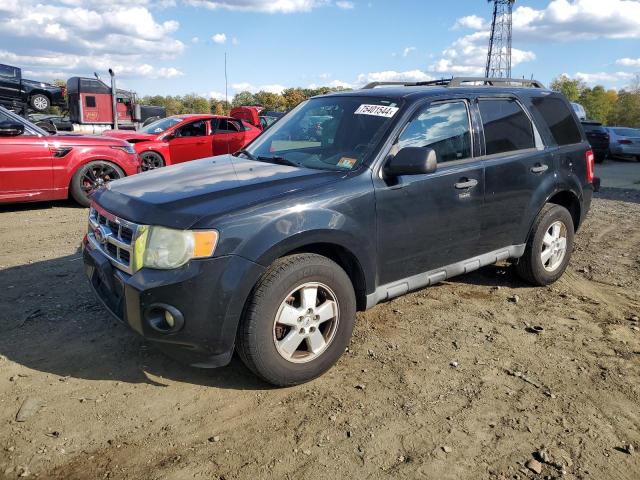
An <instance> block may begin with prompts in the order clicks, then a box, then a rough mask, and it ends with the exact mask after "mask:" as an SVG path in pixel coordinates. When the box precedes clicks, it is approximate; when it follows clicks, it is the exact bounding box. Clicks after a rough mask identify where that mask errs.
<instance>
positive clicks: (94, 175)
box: [70, 160, 125, 207]
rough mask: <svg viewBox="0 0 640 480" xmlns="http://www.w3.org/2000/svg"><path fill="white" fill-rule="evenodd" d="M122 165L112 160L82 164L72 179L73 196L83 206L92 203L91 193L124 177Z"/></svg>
mask: <svg viewBox="0 0 640 480" xmlns="http://www.w3.org/2000/svg"><path fill="white" fill-rule="evenodd" d="M124 176H125V175H124V172H123V171H122V169H121V168H120V167H118V166H117V165H114V164H113V163H110V162H104V161H101V160H96V161H94V162H89V163H87V164H85V165H82V166H81V167H80V168H79V169H78V170H77V171H76V173H75V174H74V175H73V178H72V179H71V187H70V190H71V196H72V197H73V199H74V200H75V201H76V202H78V203H79V204H80V205H82V206H83V207H88V206H89V204H90V203H91V195H93V194H94V193H95V191H96V190H98V189H99V188H102V187H104V186H105V185H106V184H107V183H109V182H110V181H112V180H118V179H119V178H124Z"/></svg>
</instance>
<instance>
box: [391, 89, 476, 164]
mask: <svg viewBox="0 0 640 480" xmlns="http://www.w3.org/2000/svg"><path fill="white" fill-rule="evenodd" d="M405 147H429V148H432V149H434V150H435V151H436V153H437V154H438V162H451V161H455V160H463V159H465V158H469V157H471V131H470V127H469V110H468V109H467V104H466V103H465V102H461V101H460V102H449V103H440V104H436V105H430V106H429V107H427V108H425V109H424V110H422V111H421V112H420V113H418V115H417V116H416V117H415V118H414V119H413V120H411V121H410V122H409V123H408V124H407V126H406V127H405V129H404V130H403V131H402V133H401V134H400V137H399V138H398V148H399V149H403V148H405Z"/></svg>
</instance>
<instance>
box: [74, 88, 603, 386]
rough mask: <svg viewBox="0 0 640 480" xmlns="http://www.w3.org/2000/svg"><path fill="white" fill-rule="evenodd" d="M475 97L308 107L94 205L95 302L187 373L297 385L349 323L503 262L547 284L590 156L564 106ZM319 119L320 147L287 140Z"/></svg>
mask: <svg viewBox="0 0 640 480" xmlns="http://www.w3.org/2000/svg"><path fill="white" fill-rule="evenodd" d="M467 81H469V79H460V80H457V79H453V80H450V81H449V83H448V86H442V85H443V84H444V83H445V82H444V81H442V80H438V81H437V82H424V83H414V84H403V85H401V86H396V87H389V88H377V89H374V88H366V89H363V90H359V91H351V92H346V93H334V94H330V95H326V96H322V97H316V98H312V99H310V100H308V101H305V102H303V103H301V104H300V105H299V106H297V107H296V108H295V109H293V110H292V111H291V112H289V113H288V114H287V115H286V116H285V117H283V118H282V119H281V120H280V121H278V122H277V123H276V124H275V125H273V127H271V128H269V129H268V130H266V131H265V132H264V133H263V134H262V135H261V136H260V137H258V138H257V139H256V140H255V141H254V142H252V143H251V144H250V145H249V146H247V147H246V148H245V149H244V150H241V151H239V152H237V153H236V154H234V155H222V156H218V157H214V158H213V159H211V158H207V159H204V160H199V161H195V162H189V163H188V164H184V165H179V166H176V167H174V168H171V169H165V170H158V171H154V172H150V173H146V174H144V175H139V176H136V177H132V178H127V179H124V180H120V181H118V182H115V183H113V184H112V186H111V188H110V189H105V190H100V191H99V192H98V193H97V194H96V196H95V197H94V202H93V204H92V208H91V210H90V213H89V228H88V233H87V235H86V237H85V239H84V242H83V245H84V247H83V248H84V263H85V271H86V274H87V277H88V279H89V281H90V284H91V286H92V288H93V289H94V290H95V292H96V293H97V296H98V298H99V299H100V300H101V301H102V302H103V303H104V305H105V306H106V307H107V309H108V310H109V311H110V312H111V313H112V314H113V315H114V316H115V317H117V318H118V319H119V320H121V321H122V322H124V323H126V324H127V325H129V326H130V327H131V328H132V329H133V330H135V331H136V332H138V333H139V334H141V335H143V336H144V337H145V338H147V339H148V340H150V341H152V342H155V343H157V344H158V345H159V346H160V347H161V348H163V349H164V350H165V351H167V352H168V353H170V354H172V355H174V356H175V357H177V358H179V359H181V360H182V361H184V362H187V363H189V364H191V365H195V366H198V367H218V366H222V365H225V364H227V363H228V362H229V361H230V359H231V356H232V354H233V352H234V348H235V350H236V351H237V352H238V353H239V355H240V358H241V359H242V360H243V361H244V362H245V364H246V365H247V366H248V367H249V368H250V369H251V370H252V371H253V372H255V373H256V374H257V375H259V376H260V377H261V378H263V379H264V380H266V381H268V382H270V383H272V384H275V385H293V384H298V383H301V382H305V381H308V380H310V379H312V378H315V377H317V376H319V375H321V374H322V373H324V372H325V371H327V370H328V369H329V368H330V367H331V366H332V365H333V364H334V363H335V362H336V361H337V360H338V359H339V358H340V356H341V355H342V354H343V353H344V351H345V348H346V347H347V346H348V345H349V342H350V339H351V333H352V329H353V326H354V322H355V318H356V316H355V314H356V310H365V309H368V308H372V307H373V306H374V305H376V304H377V303H379V302H383V301H386V300H389V299H391V298H394V297H397V296H399V295H403V294H405V293H407V292H409V291H411V290H416V289H419V288H422V287H425V286H428V285H432V284H434V283H437V282H440V281H443V280H445V279H447V278H450V277H453V276H455V275H459V274H463V273H467V272H470V271H473V270H476V269H478V268H480V267H482V266H485V265H489V264H492V263H495V262H498V261H503V260H508V259H510V260H511V261H512V262H514V263H516V271H517V272H518V274H519V275H520V276H521V277H522V278H523V279H525V280H526V281H527V282H529V283H531V284H532V285H540V286H542V285H548V284H550V283H553V282H555V281H556V280H558V279H559V278H560V277H561V276H562V274H563V272H564V271H565V269H566V267H567V264H568V263H569V259H570V257H571V253H572V251H573V245H574V233H575V231H576V230H577V229H578V228H579V227H580V225H581V224H582V222H583V220H584V219H585V217H586V215H587V212H588V211H589V207H590V204H591V198H592V194H593V190H594V187H593V181H594V157H593V152H592V151H591V147H590V146H589V143H588V142H587V139H586V136H585V135H584V133H583V130H582V128H581V127H580V123H579V122H578V120H577V118H576V116H575V115H574V113H573V111H572V109H571V106H570V105H569V102H567V100H566V99H565V98H564V97H563V96H562V95H561V94H558V93H554V92H551V91H549V90H546V89H542V88H521V87H520V88H518V87H515V86H513V85H514V82H521V83H522V84H523V85H524V84H526V85H528V84H529V81H524V80H509V81H508V83H504V85H506V86H495V87H490V86H486V87H483V86H468V85H466V83H465V82H467ZM474 81H476V82H477V81H478V80H477V79H476V80H474ZM482 81H486V82H489V80H482ZM491 82H492V83H493V84H498V85H501V84H502V82H504V81H500V82H497V81H496V80H495V79H493V80H491ZM532 84H534V85H538V83H537V82H536V83H532ZM438 85H440V86H438ZM445 85H447V84H445ZM370 87H373V86H370ZM451 87H458V88H451ZM325 116H326V117H330V118H327V119H326V120H325V121H324V122H323V127H324V128H323V130H324V132H333V133H331V135H330V136H326V135H328V134H325V136H324V137H323V138H322V140H321V141H317V140H315V139H310V140H305V141H300V140H293V139H292V138H294V137H295V136H296V133H297V132H298V131H300V130H304V129H305V128H306V127H307V126H308V125H307V120H308V119H309V118H311V117H325ZM116 226H118V228H119V230H118V229H116V228H115V227H116Z"/></svg>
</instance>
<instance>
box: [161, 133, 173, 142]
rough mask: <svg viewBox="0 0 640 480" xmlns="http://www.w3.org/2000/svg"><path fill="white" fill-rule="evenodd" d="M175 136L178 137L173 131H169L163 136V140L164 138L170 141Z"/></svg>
mask: <svg viewBox="0 0 640 480" xmlns="http://www.w3.org/2000/svg"><path fill="white" fill-rule="evenodd" d="M174 138H176V136H175V135H174V134H173V133H169V134H167V135H165V136H164V137H162V140H164V141H165V142H168V141H170V140H173V139H174Z"/></svg>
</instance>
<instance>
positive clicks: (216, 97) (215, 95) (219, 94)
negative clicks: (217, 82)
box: [207, 92, 225, 100]
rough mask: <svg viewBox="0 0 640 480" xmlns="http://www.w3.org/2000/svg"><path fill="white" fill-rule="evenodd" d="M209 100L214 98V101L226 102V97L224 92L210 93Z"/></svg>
mask: <svg viewBox="0 0 640 480" xmlns="http://www.w3.org/2000/svg"><path fill="white" fill-rule="evenodd" d="M207 96H208V97H209V98H213V99H214V100H224V99H225V96H224V93H222V92H209V93H208V94H207Z"/></svg>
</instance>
